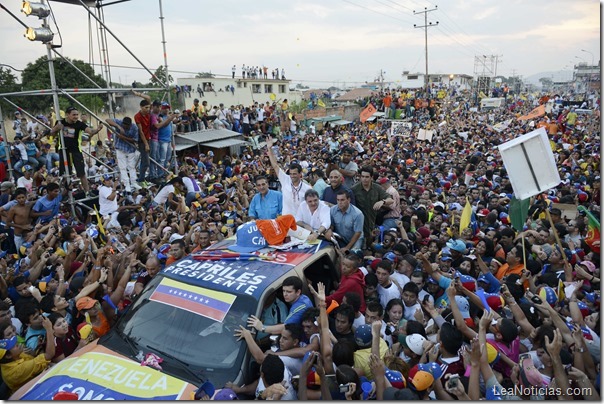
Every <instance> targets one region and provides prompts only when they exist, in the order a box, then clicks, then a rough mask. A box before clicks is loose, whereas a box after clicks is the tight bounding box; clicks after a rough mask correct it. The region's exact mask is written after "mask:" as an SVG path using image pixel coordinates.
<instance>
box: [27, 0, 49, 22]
mask: <svg viewBox="0 0 604 404" xmlns="http://www.w3.org/2000/svg"><path fill="white" fill-rule="evenodd" d="M21 11H22V12H23V13H24V14H25V15H27V16H30V15H33V16H34V17H38V18H40V19H41V18H46V17H48V16H49V15H50V8H49V7H48V6H47V5H46V4H44V3H32V2H30V1H24V2H23V4H22V5H21Z"/></svg>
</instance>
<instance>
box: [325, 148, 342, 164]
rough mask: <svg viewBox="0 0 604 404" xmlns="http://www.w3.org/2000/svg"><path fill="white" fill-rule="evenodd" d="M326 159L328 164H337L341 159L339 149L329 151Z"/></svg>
mask: <svg viewBox="0 0 604 404" xmlns="http://www.w3.org/2000/svg"><path fill="white" fill-rule="evenodd" d="M326 160H327V163H328V164H338V163H339V162H340V160H341V156H340V151H337V152H331V153H329V155H328V156H327V159H326Z"/></svg>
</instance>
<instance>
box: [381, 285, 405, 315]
mask: <svg viewBox="0 0 604 404" xmlns="http://www.w3.org/2000/svg"><path fill="white" fill-rule="evenodd" d="M377 292H378V295H379V296H380V304H381V305H382V307H383V308H384V309H386V305H387V304H388V302H389V301H390V300H392V299H400V298H401V291H400V290H398V286H396V285H395V284H394V282H391V283H390V287H389V288H384V287H383V286H382V285H378V287H377Z"/></svg>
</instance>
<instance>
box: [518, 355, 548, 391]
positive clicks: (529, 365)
mask: <svg viewBox="0 0 604 404" xmlns="http://www.w3.org/2000/svg"><path fill="white" fill-rule="evenodd" d="M520 383H521V384H522V385H523V386H524V387H531V386H535V387H541V386H543V385H544V382H543V376H541V373H539V371H538V370H537V368H536V367H535V364H534V363H533V358H532V357H531V356H528V357H526V358H522V359H521V361H520Z"/></svg>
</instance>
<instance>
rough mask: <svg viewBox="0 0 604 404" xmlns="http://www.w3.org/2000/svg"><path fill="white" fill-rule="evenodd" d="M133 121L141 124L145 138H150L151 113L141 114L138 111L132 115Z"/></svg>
mask: <svg viewBox="0 0 604 404" xmlns="http://www.w3.org/2000/svg"><path fill="white" fill-rule="evenodd" d="M134 122H136V124H137V125H140V126H141V128H142V130H143V135H145V139H147V140H149V139H151V114H147V115H143V114H141V113H140V111H139V112H137V113H136V115H134Z"/></svg>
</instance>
